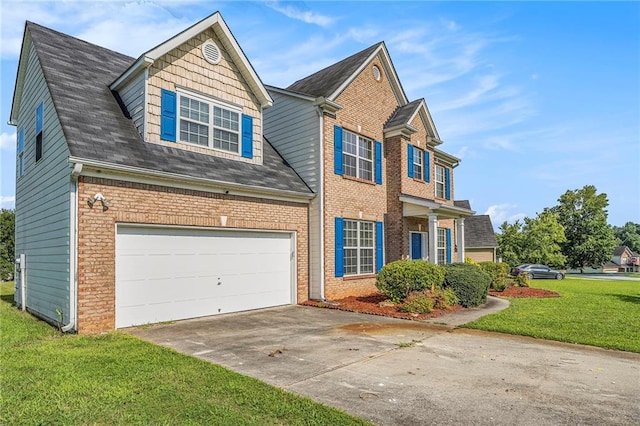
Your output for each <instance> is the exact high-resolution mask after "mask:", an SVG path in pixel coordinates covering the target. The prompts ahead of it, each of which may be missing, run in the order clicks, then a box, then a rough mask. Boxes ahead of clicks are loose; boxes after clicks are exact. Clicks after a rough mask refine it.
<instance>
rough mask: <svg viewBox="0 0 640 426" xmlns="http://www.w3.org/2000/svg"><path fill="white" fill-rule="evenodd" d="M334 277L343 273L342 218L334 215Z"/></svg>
mask: <svg viewBox="0 0 640 426" xmlns="http://www.w3.org/2000/svg"><path fill="white" fill-rule="evenodd" d="M335 224H336V248H335V252H336V273H335V276H336V277H342V276H343V275H344V219H342V218H341V217H336V220H335Z"/></svg>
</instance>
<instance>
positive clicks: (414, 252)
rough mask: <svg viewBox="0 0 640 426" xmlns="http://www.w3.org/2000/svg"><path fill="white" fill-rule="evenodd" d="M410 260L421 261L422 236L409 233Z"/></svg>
mask: <svg viewBox="0 0 640 426" xmlns="http://www.w3.org/2000/svg"><path fill="white" fill-rule="evenodd" d="M411 259H413V260H416V259H422V234H420V233H418V232H412V233H411Z"/></svg>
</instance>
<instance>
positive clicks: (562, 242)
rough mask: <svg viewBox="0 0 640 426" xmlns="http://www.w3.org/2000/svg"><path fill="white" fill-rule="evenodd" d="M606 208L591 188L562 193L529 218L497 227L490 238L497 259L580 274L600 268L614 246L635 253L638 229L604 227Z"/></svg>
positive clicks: (639, 242)
mask: <svg viewBox="0 0 640 426" xmlns="http://www.w3.org/2000/svg"><path fill="white" fill-rule="evenodd" d="M608 206H609V200H608V199H607V194H605V193H601V194H598V192H597V190H596V187H595V186H593V185H586V186H584V187H583V188H581V189H576V190H568V191H567V192H565V193H564V194H562V195H561V196H560V198H558V204H557V205H555V206H553V207H546V208H545V209H544V210H543V211H542V212H541V213H538V214H537V215H536V217H535V218H529V217H525V218H524V220H523V221H520V220H516V221H515V223H512V224H509V223H508V222H506V221H505V222H503V223H502V225H500V228H499V230H500V232H499V233H496V239H497V240H498V255H499V256H500V257H501V258H502V261H503V262H506V263H508V264H509V265H511V266H515V265H520V264H523V263H541V264H546V265H550V266H554V267H558V268H563V267H568V268H571V269H580V270H582V269H584V268H585V267H593V268H597V267H600V266H602V264H604V263H605V262H607V261H608V260H610V259H611V255H612V253H613V249H614V248H615V247H616V246H617V245H626V246H628V247H629V248H630V249H631V250H632V251H634V252H640V224H636V223H633V222H627V223H626V224H625V225H624V226H622V227H612V226H610V225H609V224H608V223H607V207H608Z"/></svg>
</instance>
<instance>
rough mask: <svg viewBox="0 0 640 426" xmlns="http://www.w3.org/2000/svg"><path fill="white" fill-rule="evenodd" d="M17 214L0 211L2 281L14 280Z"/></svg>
mask: <svg viewBox="0 0 640 426" xmlns="http://www.w3.org/2000/svg"><path fill="white" fill-rule="evenodd" d="M15 228H16V212H15V211H14V210H7V209H2V211H0V280H2V281H4V280H9V281H11V280H12V279H13V271H14V266H13V262H14V256H15V241H16V240H15Z"/></svg>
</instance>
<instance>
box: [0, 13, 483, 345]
mask: <svg viewBox="0 0 640 426" xmlns="http://www.w3.org/2000/svg"><path fill="white" fill-rule="evenodd" d="M10 122H11V123H12V124H13V125H15V126H16V127H17V135H18V138H17V139H18V140H17V158H16V254H17V256H18V258H19V262H18V268H19V272H18V273H17V276H16V293H15V300H16V302H17V304H18V305H19V306H22V307H23V308H25V309H27V310H29V311H30V312H32V313H33V314H35V315H37V316H39V317H42V318H44V319H46V320H48V321H50V322H53V323H57V324H60V325H61V326H62V327H63V329H64V330H65V331H77V332H80V333H92V332H100V331H106V330H112V329H114V328H122V327H128V326H132V325H138V324H145V323H154V322H160V321H169V320H179V319H186V318H194V317H200V316H207V315H214V314H219V313H228V312H236V311H242V310H249V309H258V308H265V307H271V306H278V305H286V304H295V303H300V302H304V301H306V300H308V299H310V298H311V299H319V300H325V299H327V300H331V299H336V298H339V297H342V296H346V295H354V294H364V293H369V292H371V291H373V290H374V283H375V274H376V272H377V271H378V270H379V269H380V268H381V267H382V265H384V264H385V263H386V262H390V261H393V260H396V259H400V258H402V257H411V258H415V259H427V260H429V261H431V262H434V263H447V262H453V261H461V260H462V259H463V257H464V232H463V229H464V218H465V217H467V216H469V215H471V214H473V212H472V211H471V210H470V209H469V208H465V207H460V206H456V205H455V204H454V201H453V195H454V168H455V167H456V166H457V165H458V163H459V160H458V159H457V158H455V157H454V156H451V155H449V154H447V153H445V152H443V151H441V150H440V149H439V148H438V147H439V146H440V144H441V141H440V138H439V136H438V133H437V131H436V129H435V126H434V124H433V122H432V119H431V116H430V114H429V111H428V109H427V106H426V103H425V102H424V100H417V101H413V102H409V101H408V99H407V97H406V95H405V93H404V91H403V89H402V86H401V84H400V81H399V79H398V76H397V75H396V72H395V70H394V67H393V64H392V62H391V59H390V57H389V53H388V52H387V49H386V46H385V45H384V43H379V44H376V45H374V46H372V47H370V48H368V49H366V50H364V51H362V52H360V53H357V54H355V55H353V56H351V57H349V58H347V59H345V60H343V61H340V62H339V63H337V64H334V65H332V66H331V67H328V68H326V69H324V70H321V71H319V72H318V73H315V74H313V75H311V76H309V77H307V78H304V79H302V80H300V81H298V82H296V83H294V84H292V85H291V86H289V87H288V88H287V89H278V88H275V87H267V86H265V85H264V84H263V83H262V82H261V80H260V78H259V77H258V75H257V74H256V72H255V70H254V69H253V67H252V66H251V64H250V62H249V60H248V58H247V57H246V56H245V55H244V53H243V51H242V49H241V48H240V46H239V45H238V43H237V41H236V39H235V38H234V36H233V35H232V33H231V31H230V30H229V28H228V27H227V25H226V24H225V22H224V20H223V19H222V17H221V15H220V14H219V13H215V14H213V15H211V16H209V17H207V18H205V19H204V20H202V21H200V22H198V23H197V24H195V25H193V26H191V27H190V28H187V29H186V30H184V31H182V32H180V33H178V34H177V35H176V36H175V37H172V38H171V39H169V40H167V41H165V42H163V43H161V44H160V45H158V46H156V47H154V48H153V49H151V50H149V51H148V52H145V53H143V54H142V55H140V56H139V57H137V58H132V57H129V56H126V55H122V54H120V53H117V52H114V51H111V50H108V49H105V48H102V47H100V46H96V45H93V44H90V43H87V42H84V41H82V40H79V39H77V38H74V37H71V36H68V35H65V34H61V33H59V32H56V31H54V30H51V29H48V28H44V27H42V26H39V25H37V24H34V23H31V22H27V24H26V26H25V32H24V39H23V44H22V51H21V55H20V61H19V66H18V75H17V79H16V88H15V92H14V97H13V105H12V110H11V117H10Z"/></svg>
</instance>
